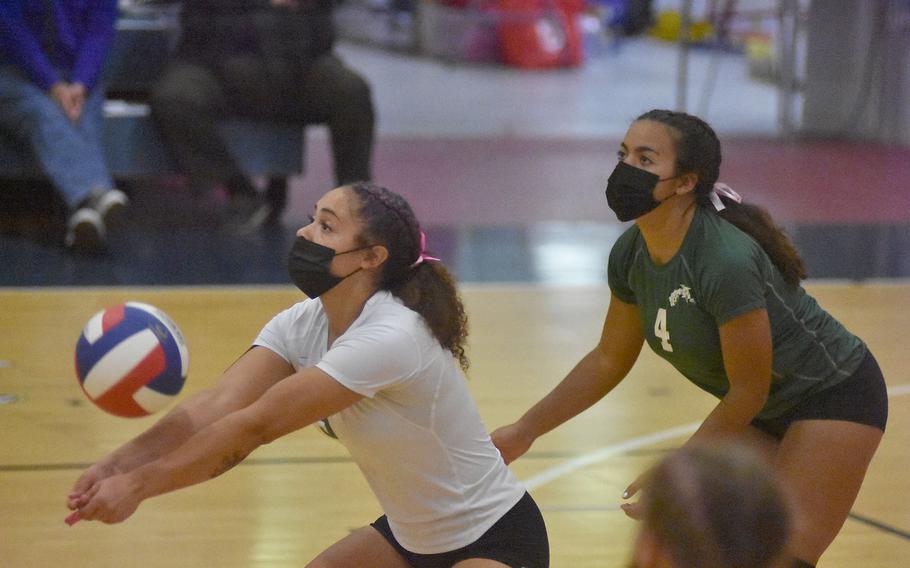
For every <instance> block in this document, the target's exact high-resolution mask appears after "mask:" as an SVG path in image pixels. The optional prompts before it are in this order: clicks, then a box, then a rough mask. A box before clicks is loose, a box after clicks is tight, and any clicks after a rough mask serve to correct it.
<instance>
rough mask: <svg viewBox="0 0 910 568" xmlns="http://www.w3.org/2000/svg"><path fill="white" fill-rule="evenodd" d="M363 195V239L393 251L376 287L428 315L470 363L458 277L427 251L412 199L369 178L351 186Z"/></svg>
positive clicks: (463, 362) (444, 340)
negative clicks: (466, 346)
mask: <svg viewBox="0 0 910 568" xmlns="http://www.w3.org/2000/svg"><path fill="white" fill-rule="evenodd" d="M347 187H348V188H349V189H351V191H353V192H354V194H355V195H356V196H357V199H358V200H359V201H360V210H359V212H358V216H359V217H360V220H361V221H362V222H363V224H364V230H363V232H362V234H361V235H360V241H361V244H363V245H366V244H367V243H376V244H382V245H384V246H385V247H386V249H387V250H388V251H389V257H388V259H387V260H386V261H385V263H384V264H383V266H382V272H381V273H380V276H379V282H378V284H377V287H378V288H379V289H380V290H388V291H390V292H391V293H392V294H393V295H394V296H395V297H397V298H398V299H400V300H401V301H402V303H403V304H404V305H405V306H407V307H408V308H410V309H412V310H414V311H415V312H417V313H418V314H420V316H421V317H422V318H423V320H424V322H425V323H426V325H427V327H429V328H430V331H431V332H432V334H433V336H434V337H435V338H436V340H437V341H439V344H440V345H441V346H442V347H443V348H444V349H447V350H448V351H450V352H451V353H452V355H453V356H454V357H455V358H456V359H457V360H458V363H459V365H460V366H461V368H462V369H463V370H467V369H468V365H469V362H468V357H467V354H466V353H465V344H466V342H467V337H468V318H467V315H466V314H465V310H464V305H463V304H462V302H461V298H460V296H459V295H458V290H457V289H456V287H455V281H454V279H453V278H452V275H451V274H450V273H449V271H448V270H447V269H446V268H445V266H443V264H442V263H441V262H438V261H436V260H435V259H431V258H430V257H427V256H426V255H425V254H424V253H425V252H426V251H424V250H423V245H424V239H423V235H422V233H421V231H420V226H419V225H418V223H417V218H416V217H415V216H414V211H413V210H412V209H411V206H410V205H409V204H408V202H407V201H405V199H404V198H403V197H401V196H400V195H398V194H397V193H394V192H392V191H389V190H388V189H386V188H384V187H380V186H378V185H374V184H372V183H368V182H356V183H353V184H350V185H349V186H347Z"/></svg>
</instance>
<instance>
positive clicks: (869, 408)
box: [752, 349, 888, 440]
mask: <svg viewBox="0 0 910 568" xmlns="http://www.w3.org/2000/svg"><path fill="white" fill-rule="evenodd" d="M797 420H845V421H847V422H856V423H858V424H867V425H869V426H875V427H876V428H878V429H880V430H881V431H882V432H884V431H885V423H887V422H888V390H887V388H886V387H885V378H884V377H883V376H882V370H881V369H880V368H879V367H878V362H877V361H876V360H875V357H873V356H872V353H871V352H870V351H869V350H868V349H867V350H866V357H865V358H864V359H863V362H862V363H860V365H859V367H858V368H857V369H856V371H855V372H854V373H853V374H852V375H851V376H850V377H848V378H846V379H844V380H843V381H842V382H840V383H838V384H836V385H834V386H833V387H831V388H829V389H825V390H823V391H821V392H819V393H816V394H814V395H812V396H811V397H809V398H807V399H806V400H804V401H802V402H800V403H799V404H797V405H796V406H795V407H794V408H792V409H790V410H788V411H787V412H785V413H784V414H783V415H781V416H778V417H775V418H768V419H765V420H761V419H758V418H756V419H755V420H753V421H752V425H753V426H755V427H756V428H758V429H759V430H761V431H762V432H766V433H767V434H770V435H771V436H774V437H775V438H777V439H778V440H780V439H782V438H783V437H784V433H786V431H787V428H789V427H790V424H792V423H794V422H796V421H797Z"/></svg>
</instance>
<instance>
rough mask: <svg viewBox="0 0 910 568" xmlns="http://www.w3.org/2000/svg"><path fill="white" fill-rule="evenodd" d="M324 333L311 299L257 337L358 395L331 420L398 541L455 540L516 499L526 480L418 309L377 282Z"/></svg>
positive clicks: (456, 543)
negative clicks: (346, 318)
mask: <svg viewBox="0 0 910 568" xmlns="http://www.w3.org/2000/svg"><path fill="white" fill-rule="evenodd" d="M327 343H328V320H327V318H326V314H325V311H324V309H323V307H322V302H321V301H319V300H318V299H317V300H304V301H303V302H300V303H298V304H295V305H294V306H292V307H290V308H289V309H287V310H285V311H283V312H281V313H279V314H278V315H277V316H275V317H274V318H273V319H272V321H270V322H269V323H268V324H267V325H266V326H265V328H263V330H262V332H260V334H259V337H257V338H256V341H255V343H254V344H255V345H261V346H263V347H266V348H268V349H270V350H272V351H274V352H275V353H277V354H278V355H280V356H281V357H283V358H284V359H285V360H287V361H288V362H289V363H290V364H291V365H293V366H294V368H295V369H302V368H306V367H312V366H316V367H318V368H319V369H321V370H322V371H324V372H325V373H327V374H328V375H329V376H331V377H332V378H333V379H335V380H336V381H338V382H339V383H341V384H342V385H344V386H345V387H347V388H349V389H351V390H352V391H354V392H357V393H359V394H361V395H363V396H364V397H365V398H363V399H361V400H360V401H358V402H357V403H355V404H354V405H352V406H350V407H348V408H346V409H344V410H343V411H341V412H339V413H338V414H335V415H333V416H331V417H329V421H330V424H331V427H332V429H333V430H334V432H335V434H336V435H337V436H338V439H339V440H340V441H341V443H343V444H344V445H345V446H346V447H347V449H348V451H349V452H350V453H351V456H352V457H353V458H354V461H355V462H356V463H357V465H358V466H359V467H360V469H361V471H362V472H363V474H364V476H365V477H366V479H367V482H368V483H369V484H370V487H371V488H372V489H373V492H374V493H375V494H376V497H377V499H378V500H379V502H380V504H381V505H382V508H383V510H384V511H385V514H386V516H387V517H388V519H389V525H390V527H391V528H392V532H393V533H394V535H395V538H396V539H398V542H399V543H400V544H401V545H402V546H404V547H405V548H406V549H408V550H410V551H412V552H416V553H419V554H435V553H439V552H448V551H450V550H455V549H458V548H461V547H463V546H466V545H468V544H470V543H472V542H474V541H475V540H477V539H478V538H479V537H480V536H481V535H483V533H484V532H486V531H487V529H489V528H490V527H491V526H493V524H494V523H495V522H496V521H498V520H499V519H500V518H501V517H502V516H503V515H504V514H505V513H506V512H507V511H508V510H509V509H511V508H512V506H514V505H515V504H516V503H517V502H518V501H519V499H521V497H522V496H523V495H524V493H525V488H524V486H523V485H522V483H521V482H520V481H518V479H517V478H515V476H514V475H512V473H511V472H510V471H509V468H508V467H506V465H505V464H504V463H503V461H502V459H501V457H500V455H499V452H498V450H497V449H496V447H495V446H494V445H493V443H492V442H491V440H490V436H489V434H488V433H487V431H486V429H485V427H484V425H483V423H482V421H481V418H480V413H479V412H478V410H477V406H476V404H475V403H474V400H473V398H472V397H471V395H470V392H469V391H468V386H467V382H466V379H465V377H464V375H463V374H462V372H461V370H460V368H459V367H458V364H457V362H456V360H455V358H454V357H453V356H452V354H451V353H450V352H449V351H447V350H445V349H443V348H442V346H441V345H440V344H439V342H438V341H437V340H436V338H435V337H434V336H433V334H432V333H431V332H430V330H429V328H428V327H427V326H426V324H425V323H424V321H423V318H421V317H420V315H419V314H417V313H416V312H414V311H413V310H411V309H409V308H407V307H405V306H404V305H403V304H402V303H401V302H400V301H399V300H398V299H397V298H395V297H394V296H393V295H392V294H391V293H389V292H385V291H382V292H377V293H376V294H374V295H373V296H372V297H371V298H370V299H369V300H368V301H367V303H366V304H365V305H364V307H363V312H361V314H360V316H359V317H358V318H357V319H356V320H355V321H354V323H353V324H351V326H350V327H349V328H348V329H347V331H345V333H344V334H342V335H341V336H340V337H339V338H338V339H336V340H335V342H334V344H333V345H332V347H331V349H327Z"/></svg>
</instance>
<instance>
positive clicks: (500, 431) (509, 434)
mask: <svg viewBox="0 0 910 568" xmlns="http://www.w3.org/2000/svg"><path fill="white" fill-rule="evenodd" d="M490 438H491V439H492V440H493V445H494V446H496V449H498V450H499V453H500V455H502V459H503V461H505V462H506V465H508V464H510V463H512V462H513V461H515V460H517V459H518V458H520V457H521V456H522V455H524V453H525V452H527V451H528V449H529V448H530V447H531V444H533V443H534V437H533V436H531V435H529V434H527V433H526V432H525V430H524V429H523V428H522V427H521V426H520V425H519V423H518V422H515V423H514V424H509V425H508V426H503V427H501V428H497V429H496V430H495V431H494V432H493V433H492V434H490Z"/></svg>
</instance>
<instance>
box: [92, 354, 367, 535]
mask: <svg viewBox="0 0 910 568" xmlns="http://www.w3.org/2000/svg"><path fill="white" fill-rule="evenodd" d="M360 398H361V395H359V394H357V393H355V392H354V391H351V390H349V389H348V388H346V387H344V386H342V385H341V383H339V382H338V381H336V380H334V379H332V378H331V377H330V376H329V375H327V374H325V373H324V372H323V371H321V370H319V369H317V368H315V367H311V368H308V369H304V370H302V371H299V372H297V373H295V374H293V375H291V376H289V377H287V378H286V379H283V380H281V381H280V382H279V383H278V384H276V385H275V386H273V387H271V388H270V389H269V390H268V391H266V392H265V393H264V394H263V395H262V396H261V397H260V398H259V399H258V400H257V401H256V402H254V403H253V404H251V405H249V406H247V407H245V408H242V409H240V410H237V411H235V412H232V413H230V414H228V415H227V416H225V417H223V418H221V419H219V420H216V421H215V422H213V423H211V424H210V425H208V426H207V427H205V428H203V429H202V430H200V431H198V432H196V433H195V434H194V435H193V436H192V437H190V438H189V439H188V440H187V441H186V442H185V443H184V444H182V445H181V446H180V447H179V448H177V449H176V450H174V451H172V452H170V453H167V454H165V455H163V456H161V457H160V458H158V459H157V460H155V461H152V462H149V463H146V464H145V465H143V466H141V467H139V468H137V469H135V470H133V471H131V472H129V473H126V474H123V475H118V476H114V477H111V478H109V479H106V480H102V481H100V482H98V483H96V484H95V485H93V486H92V488H91V489H90V490H89V491H88V492H87V493H86V495H85V496H84V498H83V499H82V500H81V501H80V503H79V507H78V513H79V518H81V519H87V520H99V521H102V522H105V523H117V522H120V521H123V520H125V519H126V518H127V517H129V516H130V515H131V514H132V513H133V511H135V510H136V508H137V507H138V506H139V503H141V502H142V501H143V500H145V499H147V498H149V497H153V496H155V495H161V494H162V493H167V492H170V491H174V490H176V489H180V488H182V487H187V486H189V485H194V484H196V483H201V482H203V481H206V480H208V479H212V478H214V477H217V476H219V475H221V474H222V473H224V472H226V471H227V470H229V469H231V468H232V467H234V466H235V465H237V464H238V463H240V462H241V461H243V459H244V458H246V456H247V455H249V454H250V452H252V451H253V450H255V449H256V448H257V447H259V446H261V445H263V444H267V443H269V442H271V441H272V440H275V439H277V438H280V437H281V436H284V435H285V434H288V433H290V432H293V431H295V430H297V429H299V428H302V427H304V426H306V425H309V424H312V423H314V422H315V421H316V420H318V419H320V418H322V417H324V416H330V415H332V414H335V413H337V412H339V411H341V410H343V409H344V408H346V407H348V406H350V405H351V404H354V403H355V402H357V401H358V400H360Z"/></svg>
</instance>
